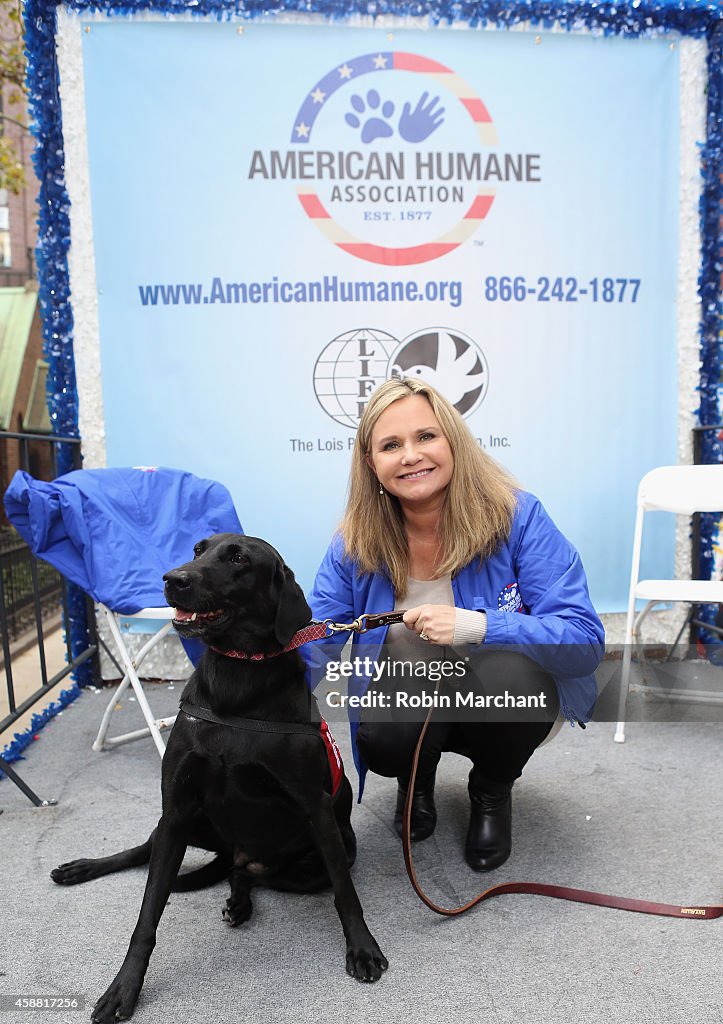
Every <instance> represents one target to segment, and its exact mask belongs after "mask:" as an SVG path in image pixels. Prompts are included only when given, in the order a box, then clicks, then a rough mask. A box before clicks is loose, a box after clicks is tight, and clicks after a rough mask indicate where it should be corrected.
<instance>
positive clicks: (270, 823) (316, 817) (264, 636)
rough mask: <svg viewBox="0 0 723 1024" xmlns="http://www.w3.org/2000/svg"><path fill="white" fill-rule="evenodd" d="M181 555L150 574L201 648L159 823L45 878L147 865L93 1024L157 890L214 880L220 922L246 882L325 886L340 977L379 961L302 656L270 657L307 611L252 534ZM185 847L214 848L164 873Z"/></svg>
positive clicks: (135, 958)
mask: <svg viewBox="0 0 723 1024" xmlns="http://www.w3.org/2000/svg"><path fill="white" fill-rule="evenodd" d="M194 550H195V558H194V560H193V561H192V562H188V563H187V564H186V565H183V566H181V567H180V568H178V569H174V570H173V571H172V572H169V573H167V574H166V576H165V577H164V579H165V580H166V599H167V600H168V603H169V604H170V605H172V606H173V607H174V608H175V609H176V614H175V618H174V626H175V628H176V630H177V632H178V633H180V634H182V635H183V636H186V637H192V636H193V637H200V638H201V639H202V640H203V641H205V643H206V644H208V645H209V647H208V649H207V650H206V651H205V652H204V655H203V658H202V660H201V663H200V665H199V667H198V668H197V669H196V671H195V672H194V673H193V675H192V676H191V678H190V679H189V681H188V684H187V685H186V687H185V689H184V691H183V696H182V698H181V706H182V709H183V707H184V704H185V706H186V710H185V711H184V710H181V713H180V714H179V715H178V718H177V720H176V722H175V724H174V726H173V729H172V731H171V734H170V737H169V740H168V747H167V749H166V753H165V756H164V758H163V771H162V787H161V788H162V797H163V811H162V814H161V818H160V821H159V822H158V825H157V827H156V829H155V831H154V832H153V833H152V835H151V836H150V838H149V839H148V840H147V841H146V842H145V843H143V844H142V845H141V846H138V847H134V848H133V849H131V850H126V851H125V852H123V853H118V854H115V855H114V856H111V857H102V858H99V859H96V860H77V861H72V862H71V863H69V864H62V865H61V866H60V867H58V868H56V869H55V870H54V871H53V872H52V873H51V877H52V878H53V880H54V881H55V882H57V883H58V884H60V885H74V884H76V883H78V882H86V881H88V880H89V879H91V878H98V877H99V876H100V875H104V874H109V873H110V872H112V871H120V870H121V869H123V868H126V867H132V866H135V865H138V864H145V863H147V862H148V861H150V868H149V872H148V882H147V884H146V891H145V895H144V897H143V904H142V906H141V912H140V916H139V918H138V924H137V925H136V928H135V931H134V932H133V936H132V938H131V942H130V946H129V949H128V953H127V954H126V958H125V960H124V961H123V965H122V967H121V969H120V971H119V972H118V974H117V975H116V977H115V979H114V981H113V983H112V984H111V986H110V988H109V989H108V991H107V992H106V993H105V995H103V996H102V997H101V998H100V1000H99V1001H98V1003H97V1004H96V1006H95V1009H94V1011H93V1015H92V1019H93V1020H94V1021H97V1022H100V1024H110V1022H114V1021H115V1020H117V1019H118V1018H125V1017H129V1016H130V1015H131V1014H132V1012H133V1009H134V1007H135V1005H136V1002H137V1000H138V995H139V993H140V990H141V986H142V985H143V978H144V976H145V973H146V969H147V967H148V961H149V959H150V956H151V951H152V950H153V947H154V945H155V941H156V930H157V927H158V922H159V920H160V917H161V914H162V913H163V910H164V908H165V906H166V902H167V900H168V897H169V894H170V893H171V891H172V890H175V891H179V890H181V891H183V890H188V889H195V888H200V887H201V886H203V885H210V884H212V883H213V882H215V881H218V880H220V879H221V878H224V877H228V878H229V881H230V884H231V896H230V898H229V899H228V900H227V901H226V907H225V909H224V912H223V916H224V918H225V920H226V921H228V922H229V924H231V925H238V924H241V923H242V922H243V921H246V920H248V918H249V917H250V916H251V912H252V904H251V889H252V887H253V886H255V885H266V886H271V887H273V888H276V889H284V890H287V891H291V892H316V891H318V890H319V889H322V888H324V887H326V886H328V885H329V884H330V883H331V885H332V886H333V888H334V902H335V906H336V909H337V911H338V914H339V918H340V919H341V924H342V927H343V929H344V935H345V937H346V969H347V972H348V973H349V974H351V975H352V976H353V977H355V978H358V979H359V980H360V981H377V979H378V978H379V977H380V976H381V973H382V971H384V970H386V968H387V966H388V964H387V960H386V958H385V957H384V955H383V953H382V952H381V950H380V949H379V946H378V945H377V943H376V942H375V940H374V938H373V936H372V935H371V933H370V932H369V929H368V928H367V926H366V924H365V922H364V915H363V913H362V908H361V905H360V903H359V898H358V896H357V894H356V890H355V888H354V884H353V882H352V880H351V876H350V874H349V867H350V866H351V864H352V863H353V861H354V857H355V853H356V841H355V838H354V832H353V831H352V827H351V823H350V814H351V806H352V792H351V786H350V785H349V781H348V780H347V778H346V777H345V776H344V775H343V773H342V775H341V785H340V786H339V788H338V790H337V792H336V794H335V795H334V796H333V797H332V772H331V770H330V763H329V757H328V756H327V746H326V745H325V743H324V742H323V741H322V738H321V734H320V731H319V730H320V716H319V712H318V709H317V707H316V701H315V700H314V698H313V696H312V695H311V694H310V692H309V690H308V687H307V685H306V682H305V671H304V663H303V660H302V658H301V656H300V655H299V653H298V651H296V650H291V651H288V652H285V653H280V652H283V649H284V647H285V646H286V645H287V644H288V643H289V641H290V640H291V638H292V637H293V635H294V634H295V633H296V632H297V631H298V630H299V629H301V627H303V626H305V625H306V624H307V623H308V622H309V620H310V618H311V611H310V609H309V606H308V605H307V603H306V601H305V599H304V595H303V593H302V591H301V589H300V587H299V586H298V584H297V583H296V581H295V579H294V575H293V573H292V572H291V570H290V569H289V568H288V567H287V566H286V565H285V564H284V562H283V561H282V559H281V557H280V556H279V554H278V552H277V551H275V550H274V548H272V547H271V546H270V545H269V544H266V543H265V542H264V541H262V540H258V539H257V538H255V537H244V536H241V535H237V534H231V533H222V534H218V535H216V536H215V537H211V538H209V539H208V540H204V541H201V543H200V544H197V545H196V547H195V549H194ZM224 652H237V654H236V656H233V655H231V654H226V653H224ZM239 654H240V655H241V656H240V657H239ZM250 655H262V656H263V657H259V658H258V659H257V660H253V659H250V658H248V657H246V656H250ZM242 716H243V717H242ZM219 720H224V722H223V724H219ZM249 720H253V721H249ZM187 846H197V847H200V848H202V849H205V850H213V851H215V852H216V853H217V854H218V856H217V857H216V859H215V860H214V861H212V862H211V863H210V864H208V865H206V866H204V867H202V868H199V869H197V870H196V871H191V872H188V873H187V874H181V875H178V870H179V868H180V866H181V862H182V860H183V856H184V853H185V851H186V848H187Z"/></svg>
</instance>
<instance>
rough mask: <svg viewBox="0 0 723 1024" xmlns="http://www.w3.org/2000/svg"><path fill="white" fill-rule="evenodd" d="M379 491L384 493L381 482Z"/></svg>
mask: <svg viewBox="0 0 723 1024" xmlns="http://www.w3.org/2000/svg"><path fill="white" fill-rule="evenodd" d="M379 493H380V494H384V488H383V487H382V485H381V484H379Z"/></svg>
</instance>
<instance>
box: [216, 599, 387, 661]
mask: <svg viewBox="0 0 723 1024" xmlns="http://www.w3.org/2000/svg"><path fill="white" fill-rule="evenodd" d="M403 615H404V611H403V610H402V611H396V612H383V613H382V614H381V615H369V614H366V613H365V614H364V615H360V616H359V618H357V619H354V621H353V622H334V620H333V619H324V620H323V621H321V622H317V621H316V620H314V621H312V622H310V623H309V625H308V626H304V628H303V629H300V630H298V632H296V633H294V635H293V636H292V638H291V640H289V642H288V644H287V645H286V647H284V648H283V649H282V650H280V651H271V652H270V653H268V654H263V653H261V652H259V653H256V654H248V653H247V652H246V651H233V650H232V651H224V650H222V649H221V648H220V647H214V646H213V645H210V646H211V650H212V651H215V652H216V654H223V655H225V657H227V658H240V659H241V660H242V661H265V660H266V658H278V657H279V655H281V654H287V653H288V652H289V651H295V650H296V648H297V647H302V646H303V645H304V644H308V643H310V642H311V641H312V640H325V639H328V638H329V637H330V636H333V634H334V633H349V632H351V631H352V630H353V631H354V632H355V633H366V632H367V630H370V629H376V628H377V627H378V626H388V625H390V624H391V623H392V622H401V621H402V616H403Z"/></svg>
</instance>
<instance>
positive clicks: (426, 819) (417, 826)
mask: <svg viewBox="0 0 723 1024" xmlns="http://www.w3.org/2000/svg"><path fill="white" fill-rule="evenodd" d="M434 780H435V776H434V775H431V776H430V777H428V778H426V779H424V781H423V782H420V781H419V779H417V784H416V786H415V787H414V796H413V797H412V817H411V821H410V823H409V826H410V827H409V838H410V839H411V840H412V842H417V841H418V840H420V839H427V838H428V837H429V836H431V834H432V832H434V829H435V826H436V824H437V808H436V807H435V806H434ZM397 783H398V784H399V788H398V789H397V809H396V811H395V812H394V831H395V832H396V833H397V835H398V836H399V838H400V839H401V838H402V823H403V821H404V803H405V801H406V799H407V787H408V785H409V779H397Z"/></svg>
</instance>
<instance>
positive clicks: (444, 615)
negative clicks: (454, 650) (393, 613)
mask: <svg viewBox="0 0 723 1024" xmlns="http://www.w3.org/2000/svg"><path fill="white" fill-rule="evenodd" d="M456 611H457V610H456V608H454V606H453V605H449V604H420V605H419V606H418V607H417V608H409V609H408V610H407V611H406V612H405V613H404V617H403V619H402V621H403V622H404V625H405V626H406V627H407V629H412V630H414V632H415V633H417V635H418V636H421V638H422V640H429V641H430V642H431V643H433V644H451V643H452V641H453V640H454V624H455V619H456Z"/></svg>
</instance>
